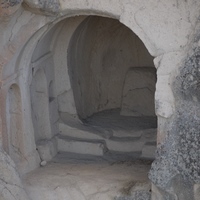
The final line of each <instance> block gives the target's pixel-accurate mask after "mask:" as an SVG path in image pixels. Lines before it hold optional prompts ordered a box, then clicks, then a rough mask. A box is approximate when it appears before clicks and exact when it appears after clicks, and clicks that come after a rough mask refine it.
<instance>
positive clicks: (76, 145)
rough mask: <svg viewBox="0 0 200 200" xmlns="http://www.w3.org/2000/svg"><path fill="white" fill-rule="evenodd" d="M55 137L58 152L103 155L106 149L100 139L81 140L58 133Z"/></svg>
mask: <svg viewBox="0 0 200 200" xmlns="http://www.w3.org/2000/svg"><path fill="white" fill-rule="evenodd" d="M56 139H57V146H58V152H71V153H77V154H86V155H95V156H103V155H104V151H105V149H106V148H105V145H104V144H103V142H101V141H81V140H76V139H73V138H69V137H64V136H62V135H58V136H57V137H56Z"/></svg>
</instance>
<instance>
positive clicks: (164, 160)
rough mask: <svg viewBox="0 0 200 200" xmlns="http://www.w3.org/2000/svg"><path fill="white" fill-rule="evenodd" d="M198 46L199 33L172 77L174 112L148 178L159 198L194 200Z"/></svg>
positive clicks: (199, 114)
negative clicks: (154, 185)
mask: <svg viewBox="0 0 200 200" xmlns="http://www.w3.org/2000/svg"><path fill="white" fill-rule="evenodd" d="M197 32H198V31H197ZM198 43H199V33H198V34H197V36H196V37H195V40H194V42H192V44H191V45H190V49H189V52H188V54H187V55H186V58H185V60H183V62H182V64H181V66H180V71H179V75H178V76H177V77H175V80H174V83H173V93H174V96H175V100H176V111H175V113H174V116H173V118H171V120H170V122H168V130H166V131H168V135H167V137H166V139H165V141H164V142H163V143H162V145H160V147H159V149H158V158H157V160H156V161H155V162H154V164H153V165H152V170H151V173H150V179H151V180H152V181H153V182H154V184H156V185H157V186H158V187H159V188H160V189H161V194H162V196H165V197H166V196H169V199H175V198H177V197H178V199H181V200H187V199H194V194H193V185H194V183H199V182H200V173H199V172H200V165H199V163H200V156H199V155H200V143H199V130H200V123H199V120H200V107H199V101H200V85H199V80H200V65H199V64H200V47H199V45H198ZM162 189H163V190H162ZM164 190H165V192H164Z"/></svg>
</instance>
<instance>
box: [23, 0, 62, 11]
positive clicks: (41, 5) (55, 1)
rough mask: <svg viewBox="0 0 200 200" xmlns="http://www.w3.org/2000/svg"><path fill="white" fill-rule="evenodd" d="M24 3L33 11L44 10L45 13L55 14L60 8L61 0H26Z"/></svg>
mask: <svg viewBox="0 0 200 200" xmlns="http://www.w3.org/2000/svg"><path fill="white" fill-rule="evenodd" d="M24 3H25V4H26V5H27V6H28V7H30V8H31V9H32V10H33V11H37V12H44V14H55V13H58V12H59V10H60V3H59V0H34V1H32V0H24Z"/></svg>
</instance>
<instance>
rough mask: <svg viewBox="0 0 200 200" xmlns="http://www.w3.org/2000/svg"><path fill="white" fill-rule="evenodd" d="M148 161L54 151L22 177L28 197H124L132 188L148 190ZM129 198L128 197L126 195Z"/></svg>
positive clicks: (107, 199)
mask: <svg viewBox="0 0 200 200" xmlns="http://www.w3.org/2000/svg"><path fill="white" fill-rule="evenodd" d="M150 166H151V162H149V161H139V160H136V161H125V162H108V161H105V160H101V159H96V160H95V159H89V158H88V159H85V158H84V159H81V158H78V157H76V156H72V155H71V158H70V156H69V157H68V159H66V155H58V156H57V157H56V158H54V159H53V160H52V161H51V162H49V163H47V165H45V166H44V167H40V168H38V169H36V170H34V171H32V172H30V173H28V174H26V176H25V177H24V178H23V184H24V186H25V188H26V191H27V193H28V194H29V196H30V198H31V199H32V200H40V199H42V200H114V199H121V198H124V199H126V198H127V197H128V196H130V195H131V194H132V193H133V192H134V191H135V190H137V189H139V190H141V189H142V190H143V189H144V190H148V191H149V190H150V183H149V180H148V171H149V170H150ZM128 198H129V197H128Z"/></svg>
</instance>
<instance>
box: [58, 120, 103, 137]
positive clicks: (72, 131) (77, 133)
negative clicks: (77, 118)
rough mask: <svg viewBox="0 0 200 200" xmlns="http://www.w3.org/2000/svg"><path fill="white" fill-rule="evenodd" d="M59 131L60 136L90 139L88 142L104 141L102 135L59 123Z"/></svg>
mask: <svg viewBox="0 0 200 200" xmlns="http://www.w3.org/2000/svg"><path fill="white" fill-rule="evenodd" d="M58 129H59V131H60V134H61V135H63V136H68V137H73V138H77V139H88V140H102V139H103V138H102V137H101V136H100V135H97V134H94V133H92V132H90V131H87V130H84V129H80V128H76V127H71V126H69V125H67V124H64V123H59V124H58Z"/></svg>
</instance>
